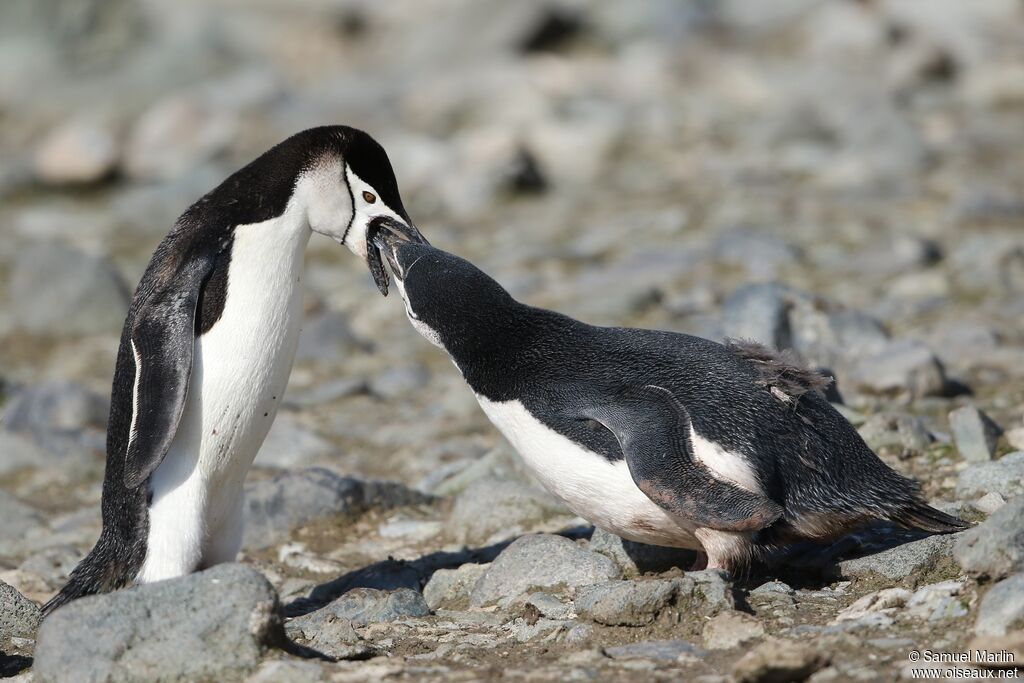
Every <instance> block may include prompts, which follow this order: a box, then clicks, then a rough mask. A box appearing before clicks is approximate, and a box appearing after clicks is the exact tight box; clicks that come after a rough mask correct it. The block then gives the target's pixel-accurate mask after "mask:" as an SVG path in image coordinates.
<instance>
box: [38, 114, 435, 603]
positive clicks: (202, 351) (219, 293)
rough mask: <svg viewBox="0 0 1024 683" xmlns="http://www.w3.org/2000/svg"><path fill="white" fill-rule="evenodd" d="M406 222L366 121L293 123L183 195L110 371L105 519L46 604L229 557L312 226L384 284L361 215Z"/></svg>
mask: <svg viewBox="0 0 1024 683" xmlns="http://www.w3.org/2000/svg"><path fill="white" fill-rule="evenodd" d="M382 217H386V218H387V219H389V225H391V226H392V228H394V229H396V230H399V231H400V232H404V233H405V234H407V235H410V236H413V237H416V236H418V233H417V231H416V230H415V227H414V226H413V224H412V222H411V221H410V220H409V216H408V214H407V213H406V211H405V208H404V207H403V206H402V200H401V198H400V196H399V193H398V184H397V182H396V180H395V176H394V172H393V171H392V168H391V164H390V162H389V160H388V157H387V154H386V153H385V152H384V149H383V148H382V147H381V146H380V145H379V144H378V143H377V142H376V141H374V140H373V139H372V138H371V137H370V136H369V135H367V134H366V133H364V132H362V131H359V130H356V129H353V128H349V127H346V126H325V127H321V128H313V129H310V130H307V131H304V132H302V133H299V134H297V135H295V136H293V137H291V138H289V139H287V140H285V141H284V142H282V143H281V144H279V145H277V146H276V147H274V148H272V149H270V150H269V151H267V152H266V153H264V154H263V155H262V156H260V157H259V158H258V159H256V160H255V161H253V162H252V163H250V164H249V165H248V166H245V167H244V168H242V169H241V170H239V171H238V172H236V173H235V174H233V175H232V176H230V177H229V178H227V180H225V181H224V182H223V183H222V184H221V185H220V186H218V187H217V188H216V189H214V190H213V191H211V192H210V193H208V194H207V195H205V196H204V197H202V198H201V199H200V200H199V201H197V202H196V203H195V204H193V205H192V206H191V207H190V208H189V209H188V210H187V211H186V212H185V213H184V214H182V216H181V217H180V218H179V219H178V221H177V222H176V223H175V225H174V228H173V229H172V230H171V232H170V233H169V234H168V235H167V237H166V238H165V239H164V240H163V241H162V242H161V243H160V245H159V246H158V247H157V249H156V252H155V253H154V254H153V257H152V260H151V261H150V263H149V266H148V267H147V268H146V271H145V273H144V275H143V276H142V280H141V281H140V282H139V286H138V289H137V290H136V292H135V296H134V297H133V299H132V302H131V304H130V307H129V310H128V316H127V319H126V320H125V324H124V329H123V331H122V334H121V342H120V347H119V349H118V354H117V360H116V366H115V370H114V380H113V390H112V397H111V408H110V419H109V423H108V428H107V465H106V472H105V476H104V481H103V497H102V511H103V530H102V533H101V535H100V538H99V540H98V541H97V543H96V545H95V547H94V548H93V549H92V551H91V552H90V553H89V554H88V556H87V557H86V558H85V559H84V560H83V561H82V562H81V563H80V564H79V565H78V567H77V568H76V569H75V570H74V571H73V572H72V574H71V577H70V579H69V582H68V584H67V585H66V586H65V587H64V588H63V589H62V590H61V591H60V593H58V594H57V595H56V596H55V597H54V598H53V599H52V600H50V602H49V603H47V605H46V607H45V610H46V611H47V612H49V611H52V610H53V609H55V608H56V607H59V606H60V605H62V604H64V603H65V602H68V601H69V600H73V599H75V598H78V597H80V596H83V595H88V594H91V593H97V592H103V591H108V590H112V589H115V588H119V587H122V586H124V585H127V584H129V583H131V582H133V581H135V582H152V581H157V580H160V579H167V578H171V577H176V576H181V575H183V574H187V573H190V572H192V571H195V570H197V569H200V568H205V567H208V566H211V565H214V564H217V563H220V562H225V561H231V560H233V559H234V558H235V556H236V554H237V553H238V550H239V547H240V545H241V540H242V526H243V518H242V512H243V493H242V486H243V482H244V480H245V477H246V473H247V472H248V470H249V467H250V465H251V464H252V461H253V458H254V457H255V455H256V452H257V451H258V450H259V448H260V446H261V445H262V443H263V440H264V438H265V437H266V435H267V431H268V430H269V428H270V425H271V423H272V422H273V420H274V417H275V415H276V413H277V409H278V406H279V405H280V403H281V399H282V397H283V394H284V390H285V385H286V384H287V381H288V376H289V374H290V372H291V367H292V362H293V359H294V357H295V350H296V343H297V341H298V336H299V324H300V322H301V317H302V282H301V281H302V273H303V264H304V254H305V249H306V244H307V242H308V241H309V238H310V236H311V235H312V233H313V232H316V233H320V234H323V235H326V236H328V237H330V238H332V239H334V240H336V241H337V242H338V243H339V244H342V245H344V246H346V247H348V248H349V249H350V250H352V251H353V252H354V253H356V254H357V255H358V256H360V257H361V258H362V259H363V260H364V261H366V263H367V265H368V266H369V267H370V270H371V272H372V273H373V276H374V279H375V281H376V282H377V285H378V287H379V288H380V289H381V291H382V292H383V293H385V294H386V293H387V284H388V280H387V275H386V272H385V270H384V268H383V266H382V264H381V263H380V254H379V252H378V251H377V249H376V248H375V247H373V246H372V245H368V244H367V241H366V236H367V230H368V229H369V226H370V225H371V224H372V222H373V221H374V220H379V219H380V218H382Z"/></svg>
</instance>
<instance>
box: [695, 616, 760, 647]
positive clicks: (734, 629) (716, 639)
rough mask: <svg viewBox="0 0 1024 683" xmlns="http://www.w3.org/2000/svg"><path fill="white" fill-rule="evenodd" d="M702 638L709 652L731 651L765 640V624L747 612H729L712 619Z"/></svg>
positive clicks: (705, 626) (708, 622)
mask: <svg viewBox="0 0 1024 683" xmlns="http://www.w3.org/2000/svg"><path fill="white" fill-rule="evenodd" d="M702 637H703V638H704V647H706V648H707V649H709V650H729V649H732V648H734V647H740V646H741V645H747V644H748V643H751V642H753V641H755V640H757V639H759V638H763V637H764V624H762V623H761V622H760V620H758V619H757V618H756V617H753V616H751V615H749V614H746V613H745V612H737V611H735V610H729V611H727V612H722V613H720V614H716V615H715V616H713V617H711V619H709V620H708V621H707V622H706V623H705V624H704V631H703V634H702Z"/></svg>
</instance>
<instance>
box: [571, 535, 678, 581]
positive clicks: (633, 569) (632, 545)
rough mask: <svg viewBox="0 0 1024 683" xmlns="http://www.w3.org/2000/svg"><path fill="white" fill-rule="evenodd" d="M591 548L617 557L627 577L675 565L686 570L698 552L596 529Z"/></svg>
mask: <svg viewBox="0 0 1024 683" xmlns="http://www.w3.org/2000/svg"><path fill="white" fill-rule="evenodd" d="M590 549H591V550H593V551H594V552H597V553H601V554H602V555H607V556H608V557H610V558H612V559H613V560H615V563H616V564H617V565H619V568H621V569H622V574H623V576H625V577H627V578H632V577H634V576H638V575H640V574H645V573H647V572H663V571H667V570H669V569H672V568H673V567H678V568H680V569H686V568H688V567H690V566H692V565H693V561H694V560H695V559H696V554H695V553H694V552H693V551H690V550H683V549H681V548H666V547H664V546H659V545H647V544H646V543H636V542H634V541H627V540H625V539H623V538H619V537H618V536H616V535H615V534H613V533H610V532H608V531H605V530H604V529H594V534H593V535H592V536H591V537H590Z"/></svg>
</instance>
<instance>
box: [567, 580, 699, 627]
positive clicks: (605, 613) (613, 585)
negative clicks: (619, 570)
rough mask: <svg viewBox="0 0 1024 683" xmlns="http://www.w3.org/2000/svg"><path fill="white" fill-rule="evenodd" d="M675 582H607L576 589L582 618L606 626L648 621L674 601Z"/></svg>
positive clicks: (638, 624) (578, 607)
mask: <svg viewBox="0 0 1024 683" xmlns="http://www.w3.org/2000/svg"><path fill="white" fill-rule="evenodd" d="M679 588H680V586H679V582H677V581H671V580H670V581H609V582H607V583H599V584H596V585H593V586H584V587H581V588H580V589H579V590H577V591H576V598H575V600H574V604H575V605H576V613H577V614H579V615H580V616H581V617H584V618H586V619H590V620H592V621H596V622H598V623H599V624H606V625H608V626H642V625H644V624H650V623H651V622H653V621H654V620H655V619H656V618H657V617H658V615H660V614H661V613H662V611H664V610H665V608H666V607H668V606H669V605H670V604H671V603H673V602H674V601H675V598H676V596H677V595H678V593H679Z"/></svg>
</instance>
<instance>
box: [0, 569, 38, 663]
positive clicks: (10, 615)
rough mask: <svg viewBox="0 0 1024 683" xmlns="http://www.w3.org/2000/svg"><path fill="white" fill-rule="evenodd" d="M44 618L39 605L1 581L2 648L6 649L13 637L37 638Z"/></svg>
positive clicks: (0, 628)
mask: <svg viewBox="0 0 1024 683" xmlns="http://www.w3.org/2000/svg"><path fill="white" fill-rule="evenodd" d="M42 620H43V616H42V613H40V611H39V606H38V605H36V604H35V603H34V602H32V601H31V600H29V599H28V598H26V597H25V596H23V595H22V594H21V593H19V592H18V590H17V589H15V588H14V587H13V586H9V585H7V584H6V583H4V582H3V581H0V648H4V649H6V648H7V647H8V646H9V645H10V642H11V639H12V638H35V636H36V631H37V630H38V629H39V624H40V622H42Z"/></svg>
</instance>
